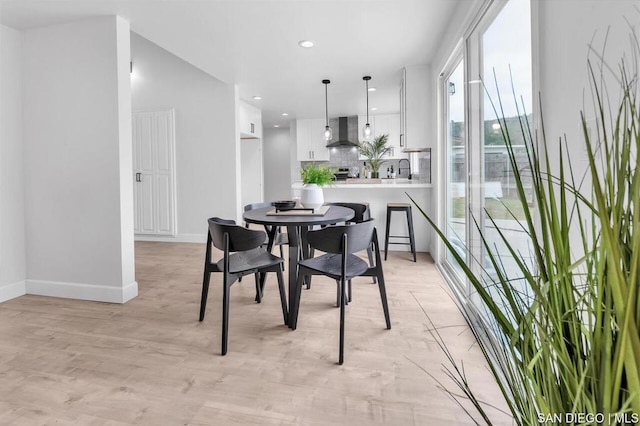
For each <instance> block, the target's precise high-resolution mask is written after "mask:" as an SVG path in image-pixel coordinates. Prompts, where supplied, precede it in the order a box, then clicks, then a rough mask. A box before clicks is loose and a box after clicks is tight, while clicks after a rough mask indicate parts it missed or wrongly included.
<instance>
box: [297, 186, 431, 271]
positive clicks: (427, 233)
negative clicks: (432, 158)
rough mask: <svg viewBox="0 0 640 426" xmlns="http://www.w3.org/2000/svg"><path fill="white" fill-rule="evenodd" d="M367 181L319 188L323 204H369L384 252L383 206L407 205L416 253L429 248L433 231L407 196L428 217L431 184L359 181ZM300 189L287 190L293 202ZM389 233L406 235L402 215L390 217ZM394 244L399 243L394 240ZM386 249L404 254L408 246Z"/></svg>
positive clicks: (405, 224) (384, 221) (384, 209)
mask: <svg viewBox="0 0 640 426" xmlns="http://www.w3.org/2000/svg"><path fill="white" fill-rule="evenodd" d="M368 180H369V179H366V180H365V179H354V180H346V181H336V182H334V183H333V184H332V185H331V186H324V187H323V188H322V190H323V191H322V192H323V193H324V200H325V201H326V202H352V203H369V208H370V210H371V217H372V218H374V219H376V227H377V228H378V238H379V240H380V247H381V248H382V249H384V234H385V231H386V215H387V203H409V204H411V205H412V214H413V227H414V234H415V237H416V249H417V250H418V251H422V252H428V251H429V250H430V248H431V241H432V239H433V238H434V236H433V230H432V229H431V226H430V225H429V224H428V222H427V220H426V219H425V218H424V217H423V216H422V214H421V213H420V211H419V210H418V209H417V208H416V206H414V205H413V203H412V202H411V200H410V199H409V197H408V196H407V194H409V195H410V196H411V197H412V198H413V199H414V200H415V201H416V202H417V203H418V205H419V206H420V207H422V208H423V209H424V210H425V211H427V213H428V214H432V212H431V210H432V208H431V207H432V202H431V199H432V193H431V188H432V184H430V183H427V182H424V181H420V180H409V179H402V178H401V179H370V180H371V181H372V182H375V181H377V182H379V183H369V182H367V183H362V181H368ZM302 187H303V184H302V182H295V183H293V185H292V187H291V189H292V196H293V197H294V198H298V197H300V191H301V190H302ZM354 189H355V191H354ZM391 231H392V232H391V234H392V235H407V231H408V230H407V219H406V216H405V215H403V214H397V213H396V214H394V215H393V216H392V217H391ZM395 241H399V240H398V239H396V240H395ZM389 249H390V250H400V251H408V250H409V246H399V245H390V246H389ZM407 259H409V257H407Z"/></svg>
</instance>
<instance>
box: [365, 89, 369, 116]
mask: <svg viewBox="0 0 640 426" xmlns="http://www.w3.org/2000/svg"><path fill="white" fill-rule="evenodd" d="M365 83H366V84H367V124H369V80H365Z"/></svg>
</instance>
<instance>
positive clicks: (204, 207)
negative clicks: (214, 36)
mask: <svg viewBox="0 0 640 426" xmlns="http://www.w3.org/2000/svg"><path fill="white" fill-rule="evenodd" d="M131 58H132V61H133V69H134V76H133V78H132V89H131V93H132V103H133V110H134V111H136V110H147V109H154V108H159V107H171V108H175V113H176V185H177V191H176V192H177V219H178V221H177V224H178V235H177V238H176V239H175V240H177V241H203V242H204V241H206V233H207V218H209V217H212V216H219V217H227V218H236V217H237V204H238V203H239V200H237V194H236V184H237V180H236V179H237V177H236V167H237V166H236V161H235V158H236V151H237V149H238V148H239V145H238V143H239V139H238V138H239V134H238V133H237V132H236V124H235V121H236V117H235V111H236V101H235V92H234V87H233V86H229V85H227V84H224V83H222V82H221V81H219V80H217V79H215V78H213V77H211V76H210V75H208V74H206V73H204V72H202V71H200V70H199V69H198V68H195V67H194V66H192V65H190V64H189V63H187V62H185V61H183V60H182V59H180V58H178V57H176V56H174V55H172V54H171V53H169V52H167V51H166V50H164V49H162V48H160V47H159V46H157V45H155V44H153V43H152V42H150V41H149V40H147V39H145V38H143V37H141V36H139V35H137V34H135V33H131Z"/></svg>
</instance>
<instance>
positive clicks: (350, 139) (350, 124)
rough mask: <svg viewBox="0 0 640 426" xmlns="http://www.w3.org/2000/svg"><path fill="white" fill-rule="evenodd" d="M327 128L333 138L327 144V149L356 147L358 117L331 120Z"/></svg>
mask: <svg viewBox="0 0 640 426" xmlns="http://www.w3.org/2000/svg"><path fill="white" fill-rule="evenodd" d="M329 126H331V129H333V134H334V138H333V140H330V141H329V142H327V148H334V147H354V146H358V116H353V117H340V118H332V119H331V120H329Z"/></svg>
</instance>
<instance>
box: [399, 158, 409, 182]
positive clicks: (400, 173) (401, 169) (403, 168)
mask: <svg viewBox="0 0 640 426" xmlns="http://www.w3.org/2000/svg"><path fill="white" fill-rule="evenodd" d="M403 161H406V162H407V164H408V165H409V167H400V163H402V162H403ZM403 170H409V173H408V175H407V177H408V178H409V179H411V162H409V160H407V159H406V158H401V159H400V161H398V175H402V171H403Z"/></svg>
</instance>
